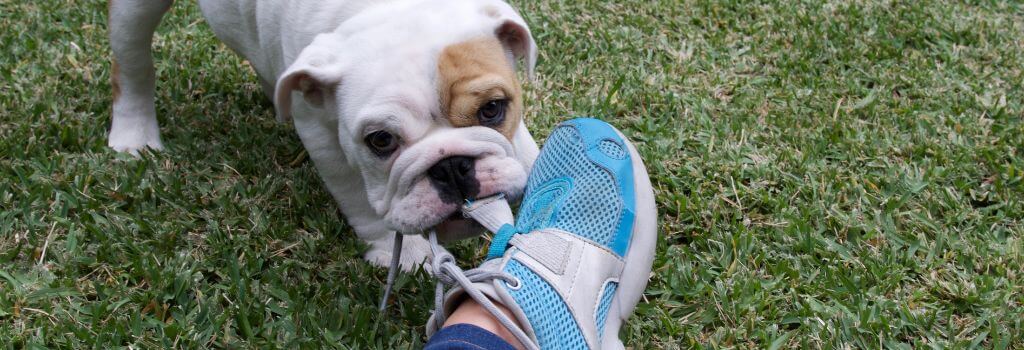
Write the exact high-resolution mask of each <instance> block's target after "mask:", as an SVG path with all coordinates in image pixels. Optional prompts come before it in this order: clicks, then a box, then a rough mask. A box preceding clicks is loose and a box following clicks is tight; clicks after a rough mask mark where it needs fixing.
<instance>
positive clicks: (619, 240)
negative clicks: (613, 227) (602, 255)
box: [562, 118, 636, 256]
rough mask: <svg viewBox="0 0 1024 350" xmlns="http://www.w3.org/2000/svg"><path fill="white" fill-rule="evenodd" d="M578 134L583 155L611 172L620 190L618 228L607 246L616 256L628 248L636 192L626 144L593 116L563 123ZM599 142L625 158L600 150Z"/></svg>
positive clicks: (612, 129) (613, 130)
mask: <svg viewBox="0 0 1024 350" xmlns="http://www.w3.org/2000/svg"><path fill="white" fill-rule="evenodd" d="M562 124H564V125H569V126H572V127H574V128H576V130H577V131H578V133H579V136H580V138H582V139H583V142H584V145H585V147H586V152H587V157H588V158H590V160H591V161H593V162H594V163H597V164H598V165H599V166H601V167H602V168H604V169H605V170H607V171H608V172H610V173H611V174H613V177H614V178H615V180H616V182H617V183H618V187H619V189H620V190H622V197H623V198H622V200H623V202H624V204H625V206H626V207H625V208H623V211H622V217H621V218H620V219H619V224H618V229H617V231H616V233H615V238H614V239H613V240H612V242H611V244H610V247H609V248H611V250H612V251H614V252H615V253H616V254H618V255H619V256H625V254H626V250H628V249H629V241H630V238H631V237H632V235H633V217H634V216H635V215H636V214H635V213H636V194H635V189H634V188H633V161H632V157H631V156H630V154H629V148H628V147H627V146H626V143H625V142H624V141H623V140H622V138H621V137H619V134H618V133H616V132H615V128H614V127H612V126H611V125H609V124H608V123H606V122H604V121H601V120H598V119H593V118H577V119H573V120H569V121H566V122H563V123H562ZM602 141H610V142H612V143H614V144H616V145H618V146H619V147H621V148H622V150H623V151H625V157H621V158H615V157H612V156H611V155H609V154H607V153H606V152H604V151H602V150H601V143H602Z"/></svg>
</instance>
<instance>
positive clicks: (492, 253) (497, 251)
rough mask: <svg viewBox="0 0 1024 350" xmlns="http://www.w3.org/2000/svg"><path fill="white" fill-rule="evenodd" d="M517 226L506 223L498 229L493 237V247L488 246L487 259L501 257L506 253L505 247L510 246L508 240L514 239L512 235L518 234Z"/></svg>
mask: <svg viewBox="0 0 1024 350" xmlns="http://www.w3.org/2000/svg"><path fill="white" fill-rule="evenodd" d="M518 233H519V231H518V230H516V228H515V226H512V225H509V224H504V225H501V228H499V229H498V232H495V233H494V238H493V239H491V247H490V248H487V258H486V260H491V259H494V258H500V257H502V256H504V255H505V249H506V248H508V241H511V240H512V236H515V235H516V234H518Z"/></svg>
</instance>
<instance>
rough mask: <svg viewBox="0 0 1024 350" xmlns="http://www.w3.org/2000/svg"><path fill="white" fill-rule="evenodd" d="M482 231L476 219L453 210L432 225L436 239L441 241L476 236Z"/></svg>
mask: <svg viewBox="0 0 1024 350" xmlns="http://www.w3.org/2000/svg"><path fill="white" fill-rule="evenodd" d="M483 231H484V228H483V226H480V224H478V223H477V222H476V221H473V220H472V219H468V218H465V217H463V216H462V213H460V212H455V213H453V214H452V215H450V216H448V217H447V218H445V219H444V220H442V221H441V222H440V223H438V224H437V225H434V232H437V240H438V241H441V242H454V241H458V240H461V239H466V238H471V237H476V236H479V235H480V234H482V233H483Z"/></svg>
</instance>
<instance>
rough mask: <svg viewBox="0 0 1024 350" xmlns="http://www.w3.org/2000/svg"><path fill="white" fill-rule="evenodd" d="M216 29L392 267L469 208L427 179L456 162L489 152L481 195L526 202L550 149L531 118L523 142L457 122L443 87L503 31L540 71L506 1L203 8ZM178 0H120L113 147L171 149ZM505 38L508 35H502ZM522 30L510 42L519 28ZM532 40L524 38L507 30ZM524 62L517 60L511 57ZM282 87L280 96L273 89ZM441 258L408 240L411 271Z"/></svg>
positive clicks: (217, 2) (116, 1) (208, 1)
mask: <svg viewBox="0 0 1024 350" xmlns="http://www.w3.org/2000/svg"><path fill="white" fill-rule="evenodd" d="M199 4H200V7H201V9H202V11H203V14H204V16H205V17H206V19H207V21H208V22H209V24H210V26H211V27H212V28H213V31H214V32H215V33H216V35H217V36H218V38H220V39H221V40H222V41H223V42H224V43H225V44H226V45H227V46H228V47H230V48H232V49H233V50H234V51H236V52H238V53H239V54H240V55H242V56H244V57H245V58H246V59H247V60H248V61H249V62H250V63H251V64H252V66H253V68H254V69H255V70H256V72H257V74H258V75H259V77H260V80H261V82H262V85H263V87H264V89H265V90H266V92H267V94H268V95H269V96H273V97H274V100H275V106H276V108H277V114H278V117H279V119H282V120H288V119H293V121H294V123H295V127H296V130H297V131H298V134H299V137H300V138H301V140H302V143H303V145H304V146H305V147H306V150H307V151H308V153H309V155H310V158H311V159H312V160H313V162H314V164H315V165H316V167H317V170H318V171H319V173H320V176H321V177H322V178H323V180H324V183H325V185H326V186H327V188H328V190H329V191H330V192H331V194H332V195H333V196H334V198H335V200H336V201H337V202H338V205H339V207H340V208H341V211H342V213H343V214H344V215H345V217H346V218H347V221H348V223H349V225H350V226H352V228H353V229H354V230H355V232H356V234H358V235H359V237H360V238H362V239H363V240H365V241H367V242H368V243H369V245H370V250H369V251H368V252H367V254H366V258H367V259H368V260H370V261H371V262H374V263H377V264H382V265H383V264H385V263H387V262H388V261H389V260H390V257H391V244H392V236H393V233H394V232H395V231H396V230H397V231H400V232H403V233H406V234H416V233H420V232H422V231H423V230H427V229H429V228H430V227H431V226H433V225H435V224H437V223H438V222H440V221H441V220H443V219H444V218H446V217H448V216H449V215H450V214H452V213H453V212H454V211H455V210H457V208H456V207H455V205H453V204H446V203H443V202H441V201H440V199H439V198H438V195H437V193H436V190H434V189H433V188H432V187H431V186H430V184H429V182H428V180H426V178H425V176H424V172H425V171H426V170H427V169H428V168H430V166H431V165H432V164H434V163H436V162H437V161H439V160H441V159H443V158H445V157H448V156H453V155H462V156H473V157H477V159H478V160H477V163H476V167H477V168H476V169H477V174H478V179H479V181H480V187H481V193H480V196H486V195H489V194H494V193H505V194H506V195H508V196H511V197H517V196H519V195H521V192H522V189H523V186H524V185H525V182H526V174H527V173H528V172H529V167H530V165H531V164H532V163H533V160H534V159H535V158H536V156H537V153H538V149H537V145H536V143H535V142H534V141H533V138H532V137H531V136H530V133H529V131H528V130H527V129H526V127H525V126H524V123H519V125H520V126H519V129H518V130H516V131H515V134H514V135H515V136H514V137H513V138H512V140H511V141H510V140H508V139H505V138H504V137H502V136H501V134H499V133H498V132H496V131H494V130H492V129H489V128H484V127H470V128H457V129H456V128H452V127H451V126H450V125H449V124H448V122H447V119H446V118H445V117H444V116H443V115H442V114H441V110H440V107H439V105H438V104H439V102H438V101H439V96H438V94H437V91H436V86H437V84H436V82H437V80H436V79H437V74H438V73H437V57H438V55H439V53H440V52H441V50H443V49H444V48H445V47H447V46H449V45H452V44H456V43H459V42H462V41H466V40H470V39H475V38H479V37H484V36H498V37H499V39H500V40H503V43H505V44H506V50H508V51H509V52H512V53H513V56H515V57H516V58H520V59H523V60H524V61H525V62H526V68H527V70H528V73H530V74H531V75H532V70H533V66H534V62H535V61H536V57H537V53H536V45H535V44H534V41H533V39H532V38H531V37H530V34H529V29H528V28H527V27H526V24H525V22H524V21H523V19H522V18H521V17H520V16H519V15H518V14H517V13H516V12H515V11H514V10H513V9H512V8H511V7H510V6H509V5H508V4H506V3H504V2H502V1H500V0H391V1H388V0H378V1H369V0H275V1H252V0H231V1H229V0H200V1H199ZM169 6H170V0H112V1H111V12H110V39H111V46H112V47H113V49H114V58H115V60H116V61H117V63H118V64H119V65H120V73H119V74H118V75H117V77H116V79H118V80H119V81H120V84H121V88H122V91H121V97H120V98H119V99H117V100H116V101H115V103H114V107H113V123H112V126H111V131H110V139H109V145H110V147H112V148H114V149H115V150H118V151H126V152H133V153H134V152H137V151H138V150H140V149H142V148H145V147H149V148H153V149H161V148H162V147H163V145H162V143H161V141H160V134H159V126H158V125H157V121H156V113H155V108H154V101H153V86H154V81H155V75H154V71H153V65H152V55H151V54H150V44H151V41H152V34H153V31H154V30H155V28H156V24H157V23H158V22H159V20H160V17H161V16H162V15H163V13H164V12H166V10H167V8H169ZM510 27H511V29H512V30H511V31H509V30H502V31H500V33H498V32H496V31H497V30H498V29H499V28H503V29H507V28H510ZM509 33H511V34H509ZM517 34H518V35H521V36H520V37H515V38H512V39H509V38H506V36H508V35H512V36H515V35H517ZM509 63H510V64H513V65H514V62H509ZM272 90H273V91H272ZM376 130H387V131H390V132H392V133H393V134H395V135H398V136H399V137H400V138H401V140H402V145H401V147H400V148H399V150H398V151H397V152H396V153H395V154H394V155H392V156H391V157H389V158H388V159H381V158H380V157H377V156H376V155H374V154H373V153H372V152H370V151H369V149H368V148H367V147H366V146H365V145H363V139H364V137H365V136H366V135H367V134H368V133H369V132H372V131H376ZM428 256H429V249H428V247H427V244H426V241H425V240H424V239H423V238H422V237H421V236H411V237H407V238H406V239H405V242H404V248H403V254H402V266H403V267H404V268H411V267H413V266H415V265H417V264H418V263H420V262H422V261H423V260H424V259H425V258H427V257H428Z"/></svg>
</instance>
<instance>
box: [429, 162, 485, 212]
mask: <svg viewBox="0 0 1024 350" xmlns="http://www.w3.org/2000/svg"><path fill="white" fill-rule="evenodd" d="M475 164H476V159H474V158H470V157H464V156H454V157H448V158H445V159H442V160H441V161H439V162H437V164H434V166H432V167H430V169H429V170H427V177H429V178H430V183H431V184H433V185H434V188H437V193H438V195H439V196H440V197H441V201H443V202H445V203H461V202H462V201H463V200H465V199H467V198H468V199H473V198H476V195H477V194H479V193H480V182H479V181H477V180H476V170H475V169H474V166H475Z"/></svg>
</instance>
